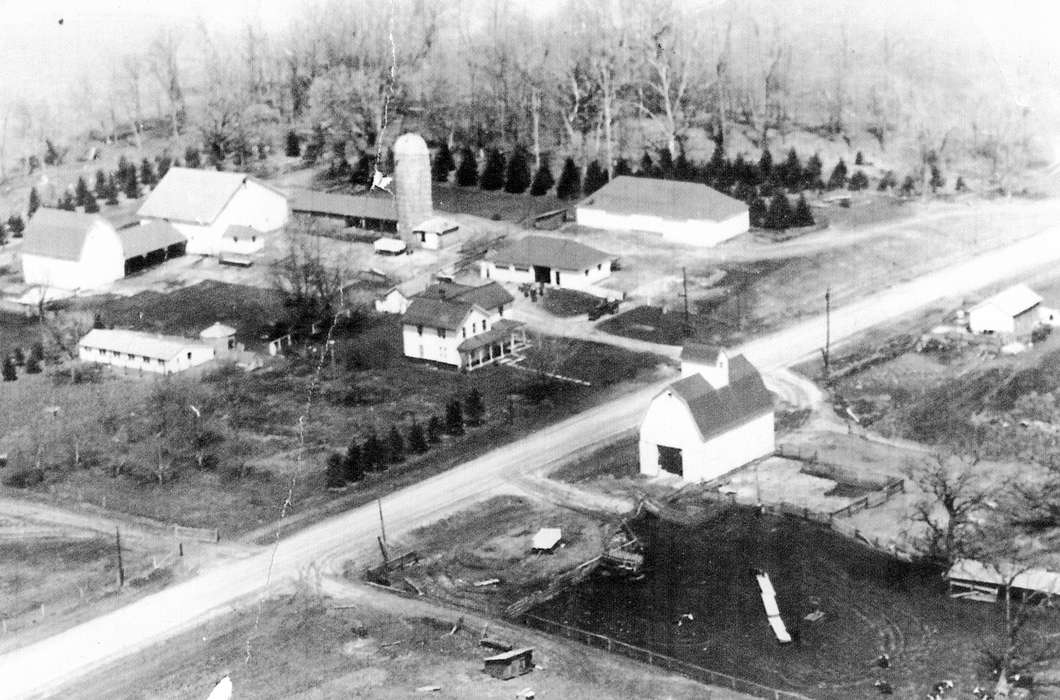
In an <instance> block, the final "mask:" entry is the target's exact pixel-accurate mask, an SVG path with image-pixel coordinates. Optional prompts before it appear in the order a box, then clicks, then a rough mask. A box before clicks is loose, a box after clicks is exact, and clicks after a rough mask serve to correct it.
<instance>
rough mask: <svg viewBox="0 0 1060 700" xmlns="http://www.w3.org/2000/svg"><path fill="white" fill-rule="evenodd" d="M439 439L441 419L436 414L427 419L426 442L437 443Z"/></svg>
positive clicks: (440, 437)
mask: <svg viewBox="0 0 1060 700" xmlns="http://www.w3.org/2000/svg"><path fill="white" fill-rule="evenodd" d="M441 441H442V419H441V418H439V417H438V416H431V419H430V420H429V421H427V442H429V443H431V444H432V445H437V444H438V443H439V442H441Z"/></svg>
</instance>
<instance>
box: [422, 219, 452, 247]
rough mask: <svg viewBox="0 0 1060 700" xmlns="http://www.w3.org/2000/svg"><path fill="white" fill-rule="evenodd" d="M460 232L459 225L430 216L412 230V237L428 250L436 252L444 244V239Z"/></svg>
mask: <svg viewBox="0 0 1060 700" xmlns="http://www.w3.org/2000/svg"><path fill="white" fill-rule="evenodd" d="M459 230H460V224H458V223H456V222H455V221H450V220H449V219H443V218H442V217H440V216H432V217H431V218H429V219H427V220H426V221H424V222H423V223H421V224H420V225H418V226H414V227H413V229H412V235H414V236H415V237H416V239H417V240H418V241H419V242H420V245H421V246H423V247H424V248H426V249H428V250H438V249H439V248H442V247H444V246H445V244H446V238H447V237H449V236H451V235H452V234H454V233H456V232H457V231H459Z"/></svg>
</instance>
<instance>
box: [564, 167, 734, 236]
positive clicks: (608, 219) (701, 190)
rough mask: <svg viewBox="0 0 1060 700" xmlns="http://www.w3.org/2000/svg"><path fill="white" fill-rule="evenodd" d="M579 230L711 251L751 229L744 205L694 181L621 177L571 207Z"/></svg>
mask: <svg viewBox="0 0 1060 700" xmlns="http://www.w3.org/2000/svg"><path fill="white" fill-rule="evenodd" d="M575 220H576V221H577V222H578V223H579V224H580V225H582V226H589V227H592V228H600V229H606V230H613V231H648V232H650V233H660V234H662V236H663V238H665V239H666V240H669V241H673V242H675V243H683V244H686V245H694V246H713V245H717V244H718V243H721V242H722V241H726V240H728V239H730V238H732V237H734V236H738V235H740V234H741V233H746V232H747V231H748V230H749V229H750V228H751V219H750V213H749V211H748V208H747V205H746V204H744V203H743V202H741V201H740V200H738V199H733V198H732V197H729V196H728V195H725V194H722V193H721V192H718V191H717V190H715V189H712V188H710V187H707V186H706V185H704V184H701V183H696V182H682V181H679V180H658V179H655V178H647V177H631V176H629V175H620V176H619V177H616V178H615V179H613V180H611V181H610V182H608V183H607V184H606V185H604V186H603V187H601V188H600V189H599V190H597V191H596V192H594V193H592V194H591V195H589V196H588V197H586V198H585V199H584V200H582V201H581V202H579V203H578V205H577V207H575Z"/></svg>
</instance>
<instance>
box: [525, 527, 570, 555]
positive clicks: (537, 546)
mask: <svg viewBox="0 0 1060 700" xmlns="http://www.w3.org/2000/svg"><path fill="white" fill-rule="evenodd" d="M562 539H563V531H562V530H560V529H559V528H558V527H543V528H541V529H540V530H538V531H537V534H536V535H534V542H533V545H532V550H533V551H535V552H554V551H556V547H558V546H559V543H560V540H562Z"/></svg>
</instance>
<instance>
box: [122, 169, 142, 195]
mask: <svg viewBox="0 0 1060 700" xmlns="http://www.w3.org/2000/svg"><path fill="white" fill-rule="evenodd" d="M125 197H126V198H127V199H138V198H139V197H140V184H139V183H138V182H137V181H136V168H133V169H132V170H130V171H129V172H128V174H126V176H125Z"/></svg>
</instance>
